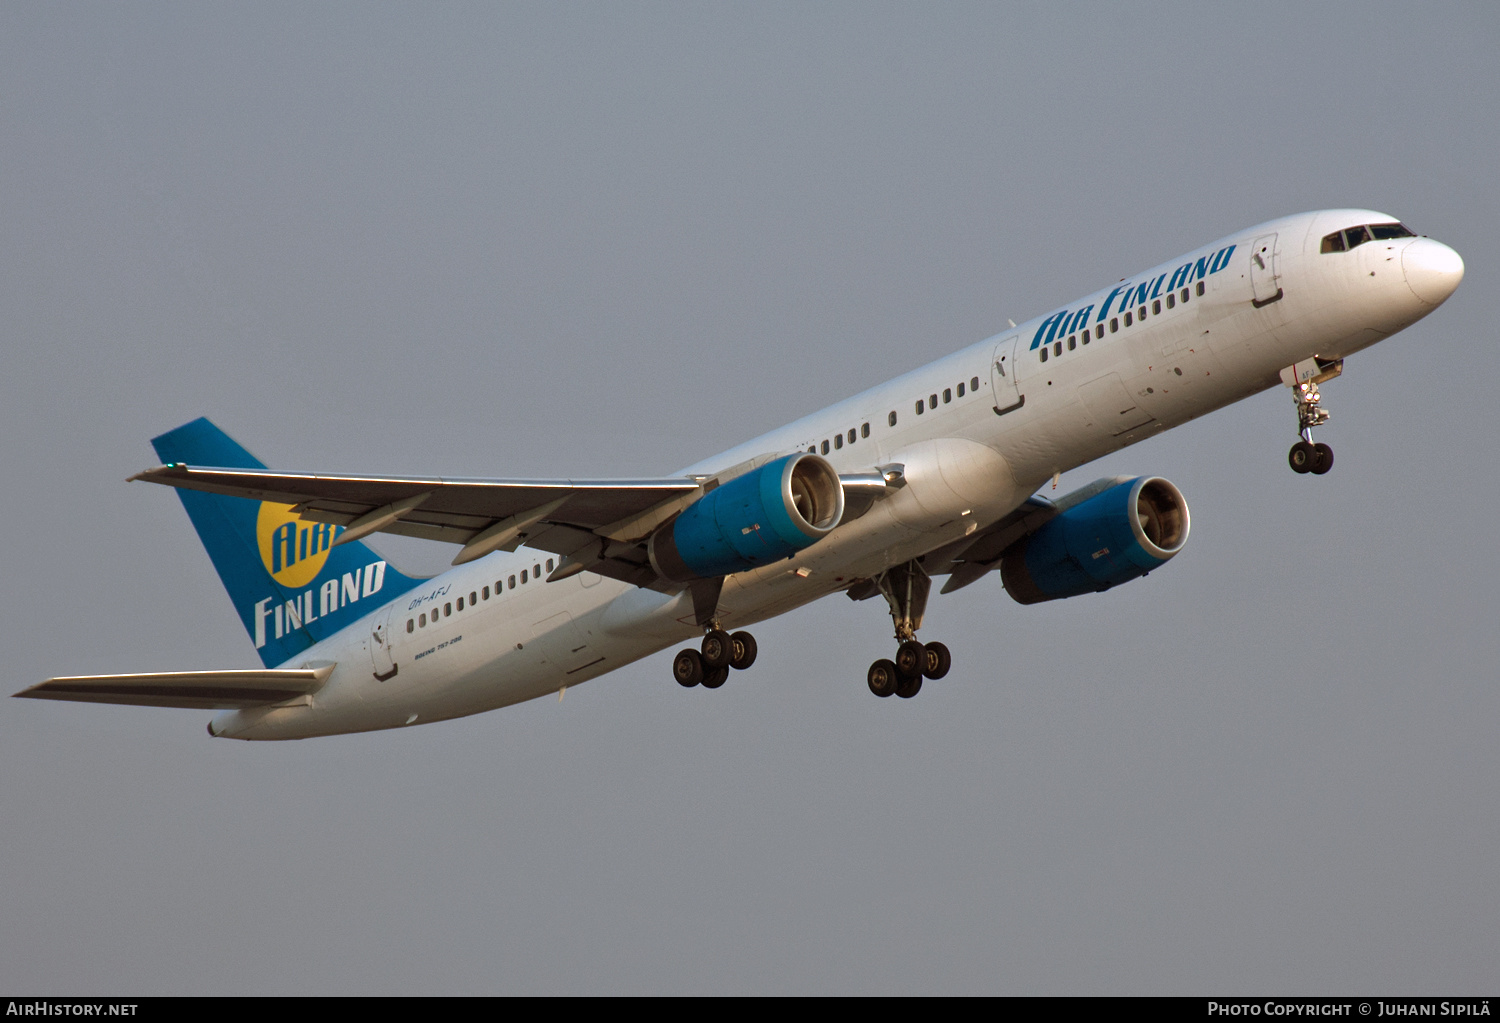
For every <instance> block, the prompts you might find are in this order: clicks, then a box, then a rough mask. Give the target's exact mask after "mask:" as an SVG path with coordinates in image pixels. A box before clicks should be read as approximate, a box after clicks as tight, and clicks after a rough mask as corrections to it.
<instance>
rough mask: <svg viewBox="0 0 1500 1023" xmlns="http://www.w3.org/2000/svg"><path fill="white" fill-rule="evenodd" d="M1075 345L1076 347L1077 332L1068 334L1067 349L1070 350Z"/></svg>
mask: <svg viewBox="0 0 1500 1023" xmlns="http://www.w3.org/2000/svg"><path fill="white" fill-rule="evenodd" d="M1077 347H1078V335H1077V334H1069V335H1068V351H1070V352H1071V351H1072V350H1073V349H1075V348H1077Z"/></svg>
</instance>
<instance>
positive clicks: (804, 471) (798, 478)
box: [647, 452, 844, 582]
mask: <svg viewBox="0 0 1500 1023" xmlns="http://www.w3.org/2000/svg"><path fill="white" fill-rule="evenodd" d="M843 516H844V488H843V486H842V485H841V484H840V483H839V474H838V473H837V472H836V471H835V470H834V468H833V466H832V465H830V464H829V463H828V462H827V461H826V460H824V459H823V458H820V457H819V456H817V455H813V454H808V453H807V452H801V453H798V454H795V455H787V456H786V457H784V458H778V459H776V460H775V461H773V462H767V463H766V464H765V465H763V466H761V467H760V468H759V469H752V470H751V471H750V472H747V473H745V474H744V475H743V476H736V477H735V478H734V479H732V480H730V481H729V482H727V483H723V484H720V485H719V486H718V487H715V488H714V489H713V490H710V491H709V492H708V493H706V494H704V495H703V496H702V497H701V498H699V499H698V500H697V501H695V502H693V503H692V504H690V505H688V507H687V508H686V509H684V510H683V512H682V514H680V515H678V516H677V517H676V518H675V519H673V520H672V521H671V522H669V523H667V524H666V525H665V526H663V527H662V528H661V529H659V530H657V531H656V533H655V534H653V535H652V537H651V543H650V545H649V546H648V548H647V550H648V552H649V553H650V556H651V566H652V567H653V568H654V569H656V571H657V573H658V574H660V575H661V576H662V577H663V578H666V579H671V580H673V581H676V582H690V581H691V580H694V579H709V578H713V577H714V576H721V575H730V574H732V573H735V572H747V571H749V570H750V569H752V568H759V567H760V566H762V565H767V564H770V563H771V562H773V561H780V560H781V559H782V558H788V557H791V556H792V555H793V554H795V553H797V552H798V551H800V550H802V549H803V548H804V547H809V546H811V545H812V544H814V543H816V542H817V541H819V540H821V539H822V538H823V537H825V536H827V535H828V534H829V533H831V532H832V531H833V529H834V527H835V526H837V525H838V524H839V521H840V520H841V519H842V518H843Z"/></svg>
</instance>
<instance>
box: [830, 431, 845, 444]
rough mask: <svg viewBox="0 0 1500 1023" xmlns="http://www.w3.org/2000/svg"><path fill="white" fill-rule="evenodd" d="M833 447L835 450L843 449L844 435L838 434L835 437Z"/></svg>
mask: <svg viewBox="0 0 1500 1023" xmlns="http://www.w3.org/2000/svg"><path fill="white" fill-rule="evenodd" d="M833 446H834V447H835V448H841V447H843V446H844V435H843V434H842V433H836V434H834V435H833Z"/></svg>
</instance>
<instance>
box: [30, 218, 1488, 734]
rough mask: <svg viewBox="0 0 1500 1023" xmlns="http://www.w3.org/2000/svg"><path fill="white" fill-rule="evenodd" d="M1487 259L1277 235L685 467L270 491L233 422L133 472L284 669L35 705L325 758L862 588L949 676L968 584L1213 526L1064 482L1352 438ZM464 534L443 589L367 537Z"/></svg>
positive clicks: (1361, 237)
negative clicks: (1132, 449) (1135, 455)
mask: <svg viewBox="0 0 1500 1023" xmlns="http://www.w3.org/2000/svg"><path fill="white" fill-rule="evenodd" d="M1463 273H1464V265H1463V260H1462V259H1460V258H1459V255H1458V253H1456V252H1454V251H1453V250H1452V249H1451V248H1449V247H1448V246H1446V245H1443V244H1442V243H1440V242H1437V241H1434V240H1432V239H1430V238H1425V237H1418V236H1417V235H1415V234H1413V233H1412V232H1411V231H1410V230H1408V229H1407V228H1406V227H1405V226H1404V225H1402V224H1401V223H1399V222H1397V221H1396V220H1395V219H1393V218H1392V217H1389V216H1387V215H1385V214H1383V213H1376V212H1373V211H1371V210H1322V211H1319V212H1316V213H1304V214H1300V215H1298V216H1293V217H1286V218H1284V219H1281V220H1273V221H1271V222H1270V223H1267V224H1261V225H1259V226H1257V227H1252V228H1249V229H1248V230H1245V231H1240V232H1237V233H1235V234H1233V235H1230V236H1229V237H1227V238H1221V239H1220V240H1218V241H1216V242H1212V243H1210V244H1208V245H1205V246H1203V247H1201V248H1199V249H1195V250H1193V251H1192V252H1190V253H1187V254H1186V255H1183V256H1179V257H1177V258H1176V259H1172V260H1169V261H1167V262H1165V263H1163V264H1161V265H1160V266H1155V267H1152V268H1151V269H1149V270H1145V271H1142V272H1140V273H1136V274H1133V275H1131V276H1130V277H1126V278H1124V279H1123V280H1121V281H1120V282H1119V283H1117V284H1112V285H1109V286H1107V287H1105V288H1103V289H1100V290H1099V291H1096V292H1093V293H1092V294H1089V295H1087V296H1085V297H1083V298H1081V299H1079V300H1078V301H1076V302H1072V303H1070V304H1069V305H1068V307H1067V308H1065V309H1056V310H1052V311H1050V312H1048V313H1047V314H1046V315H1045V316H1041V317H1038V318H1037V319H1035V320H1031V321H1029V322H1027V323H1025V324H1023V325H1021V326H1020V327H1013V328H1012V329H1010V330H1006V331H1003V332H1002V333H1000V334H998V335H996V336H995V337H992V338H989V339H987V340H984V341H980V342H979V343H977V344H973V345H970V346H969V347H967V348H965V349H963V350H962V351H959V352H955V353H954V354H952V355H949V356H947V357H945V358H942V359H939V360H937V361H936V362H933V363H930V364H929V365H926V366H923V367H922V368H920V369H917V370H913V371H912V372H910V373H907V374H906V375H905V376H901V377H898V378H897V379H895V380H892V381H890V382H889V383H886V384H882V385H880V386H879V387H875V388H872V389H870V390H868V391H865V392H864V393H862V394H857V395H855V396H854V397H852V398H849V399H846V400H845V401H841V402H839V403H838V404H836V405H832V406H830V407H828V408H826V409H823V410H822V411H819V412H815V413H813V414H811V415H809V416H806V417H804V418H802V419H799V420H797V421H796V422H794V423H791V424H790V425H788V426H785V427H782V428H781V429H778V430H774V431H772V432H771V433H768V434H765V435H764V436H761V437H757V438H755V439H754V440H751V441H747V442H746V443H744V444H742V445H740V446H739V447H737V448H733V449H731V450H729V451H726V452H724V453H723V454H720V455H715V456H714V457H712V458H708V459H705V460H704V461H702V462H699V463H698V464H696V465H692V466H689V467H687V468H686V469H683V470H682V471H680V472H676V473H673V474H671V475H669V476H663V477H661V478H659V479H615V480H570V479H559V480H513V479H441V478H437V477H418V476H411V477H407V476H349V475H326V474H321V473H296V472H271V471H269V470H268V469H267V468H266V467H265V466H264V465H262V464H261V463H260V462H259V461H257V460H256V459H255V457H254V456H252V455H251V454H250V453H249V452H248V451H246V450H245V449H244V448H242V447H240V445H238V444H237V443H235V442H234V441H233V440H231V439H230V438H229V437H228V436H226V435H225V434H224V433H223V432H221V431H220V430H219V429H218V428H217V427H216V426H214V425H213V424H212V423H210V422H209V421H208V420H206V419H198V420H195V421H193V422H191V423H188V424H186V425H185V426H180V427H178V428H177V429H175V430H171V431H169V432H168V433H165V434H162V435H161V436H160V437H157V438H156V439H155V440H154V441H153V442H152V443H153V445H154V446H155V448H156V453H157V455H158V457H159V458H160V459H161V460H162V462H163V463H164V464H163V465H161V466H159V467H157V468H155V469H148V470H147V471H145V472H143V473H140V474H139V475H137V476H135V477H133V478H134V479H137V480H146V481H148V482H151V483H162V484H165V485H167V486H171V487H176V488H178V496H179V497H180V498H181V499H182V503H183V505H184V507H186V509H187V513H188V516H189V518H191V519H192V522H193V525H194V527H195V528H196V529H197V530H198V536H199V537H200V538H201V539H202V541H203V544H204V546H205V547H207V548H208V554H209V557H210V558H212V559H213V563H214V567H215V568H217V569H218V571H219V577H220V578H221V579H222V580H223V582H224V586H225V588H226V589H228V591H229V596H230V599H231V600H232V601H233V602H234V606H235V609H236V610H237V611H238V612H239V615H240V618H241V620H242V621H243V622H244V624H245V631H246V632H247V633H248V634H249V636H250V639H251V641H252V642H253V643H254V644H255V649H256V651H257V652H258V653H259V654H260V657H261V661H262V663H263V664H264V667H263V668H261V669H255V670H239V671H192V672H173V673H166V674H150V675H100V676H88V677H66V678H54V679H49V680H48V681H46V682H43V683H41V684H39V685H35V686H32V687H31V688H29V689H27V690H25V691H24V692H20V693H17V694H16V695H17V696H24V697H30V698H33V699H44V700H83V701H92V702H97V703H127V704H146V705H151V706H160V707H196V708H204V709H215V710H218V711H220V713H218V714H217V715H215V716H214V717H213V718H212V720H211V721H210V722H209V726H208V730H209V733H210V734H211V735H216V736H229V737H232V738H237V739H301V738H307V737H309V736H315V735H332V734H337V733H342V732H360V731H368V730H373V729H379V728H398V727H402V726H405V725H412V724H418V723H424V722H428V721H441V720H444V719H446V718H455V717H461V716H463V715H467V714H476V713H479V712H480V711H486V710H493V709H495V708H497V707H504V706H507V705H509V704H513V703H519V702H520V701H522V700H530V699H533V698H535V697H538V696H542V695H544V694H547V693H552V692H558V691H559V690H561V689H563V688H565V687H567V686H573V685H577V684H579V683H580V682H585V681H588V680H589V679H592V678H596V677H598V676H600V675H603V674H605V673H607V672H610V671H613V670H614V669H616V668H618V667H620V666H621V665H623V664H628V663H630V662H631V661H634V660H638V659H639V658H642V657H646V656H648V655H650V654H653V653H655V652H656V651H658V650H661V649H663V648H665V647H668V646H672V645H674V644H679V643H684V642H689V643H690V644H691V645H689V646H686V647H684V648H683V649H682V650H681V651H680V652H679V653H678V654H677V655H676V658H675V659H674V660H673V662H672V674H673V676H674V677H675V679H676V681H677V682H679V683H681V684H682V685H684V686H698V685H701V686H705V687H708V688H711V689H712V688H717V687H719V686H721V685H723V684H724V682H725V680H726V679H727V678H728V677H729V674H730V672H731V670H732V669H734V670H743V669H746V668H749V667H750V666H751V664H752V663H754V661H755V653H756V646H755V640H754V638H753V637H752V636H751V635H750V633H749V632H746V631H744V630H745V628H746V627H747V626H750V625H753V624H754V623H756V622H759V621H764V620H765V619H767V618H771V617H773V616H775V615H779V614H783V613H785V612H787V611H790V610H792V609H793V608H797V607H801V606H802V605H804V604H807V603H810V602H811V601H814V600H817V599H818V598H819V597H825V596H828V595H829V594H832V593H837V592H843V593H845V594H847V595H848V596H849V597H851V598H852V599H854V600H865V599H867V598H873V597H881V598H884V602H885V604H886V606H887V607H888V608H889V610H890V614H891V618H892V620H893V621H894V623H895V633H896V635H895V638H896V642H897V647H896V650H895V655H894V657H893V658H891V659H886V658H881V659H879V660H877V661H875V663H874V664H872V665H871V666H870V669H869V672H868V675H867V680H868V682H869V687H870V690H871V692H873V693H874V694H875V695H876V696H882V697H888V696H891V695H896V696H900V697H912V696H915V695H916V694H917V692H918V690H920V689H921V687H922V684H923V679H940V678H942V677H943V676H944V675H945V674H947V672H948V670H949V662H950V658H949V652H948V648H947V647H945V646H944V645H943V644H942V643H937V642H929V643H922V642H920V641H919V640H918V639H917V638H916V637H917V633H918V631H919V630H920V629H921V628H922V620H923V616H924V613H925V612H926V609H927V598H928V593H929V590H930V587H931V581H932V578H933V577H935V576H938V577H946V579H947V581H946V582H945V583H944V584H943V587H942V592H944V593H948V592H950V591H952V590H956V589H958V588H959V587H962V586H967V585H969V584H970V583H972V582H975V581H977V580H978V579H980V578H981V577H982V576H985V575H987V574H988V573H989V572H991V571H992V570H994V569H999V571H1000V578H1001V581H1002V583H1003V585H1004V587H1005V590H1006V592H1008V593H1009V594H1010V595H1011V597H1012V598H1014V599H1015V600H1016V601H1018V602H1020V603H1022V604H1034V603H1037V602H1039V601H1043V600H1057V599H1060V598H1063V597H1076V596H1080V595H1083V594H1087V593H1093V592H1096V591H1102V590H1107V589H1109V588H1110V587H1112V586H1118V585H1120V584H1121V583H1127V582H1130V581H1131V580H1133V579H1137V578H1139V577H1141V576H1143V575H1145V574H1146V573H1148V572H1150V571H1151V570H1153V569H1155V568H1158V567H1160V566H1161V565H1163V564H1165V563H1166V562H1167V561H1169V560H1170V559H1171V558H1172V557H1173V556H1174V555H1175V554H1176V553H1177V552H1178V551H1180V550H1182V547H1183V544H1185V543H1186V542H1187V538H1188V524H1189V523H1188V506H1187V502H1186V501H1185V500H1184V499H1183V496H1182V494H1181V492H1179V491H1178V489H1177V488H1176V487H1175V486H1173V485H1172V484H1171V483H1169V482H1167V481H1166V480H1164V479H1161V478H1159V477H1154V476H1142V477H1136V478H1126V477H1115V478H1109V479H1101V480H1098V481H1096V482H1094V483H1091V484H1089V485H1088V486H1086V487H1083V488H1082V489H1079V490H1075V491H1073V492H1072V493H1070V494H1067V495H1066V496H1064V497H1062V498H1060V499H1058V500H1056V501H1052V500H1047V499H1045V498H1043V497H1041V496H1038V495H1036V494H1035V491H1036V490H1037V489H1038V488H1040V487H1041V486H1042V484H1043V483H1044V482H1045V481H1047V480H1048V479H1049V478H1054V477H1055V476H1056V474H1059V473H1062V472H1067V471H1069V470H1071V469H1074V468H1076V467H1077V466H1080V465H1084V464H1085V463H1088V462H1091V461H1093V460H1094V459H1096V458H1099V457H1100V456H1101V455H1105V454H1108V453H1109V452H1112V451H1116V450H1118V449H1120V448H1123V447H1125V446H1126V445H1128V444H1134V443H1136V442H1137V441H1140V440H1144V439H1145V438H1147V437H1150V436H1152V435H1154V434H1156V433H1158V432H1160V431H1162V430H1166V429H1170V428H1171V427H1174V426H1178V425H1180V424H1182V423H1185V422H1187V421H1188V420H1190V419H1194V418H1196V417H1198V416H1201V415H1203V414H1205V413H1207V412H1212V411H1213V410H1214V409H1217V408H1221V407H1223V406H1225V405H1228V404H1229V403H1231V402H1235V401H1239V400H1240V399H1242V398H1245V397H1248V396H1250V395H1252V394H1255V393H1257V392H1259V391H1263V390H1266V389H1267V388H1271V387H1276V386H1285V387H1286V388H1288V389H1289V392H1290V394H1291V397H1292V400H1293V403H1294V405H1295V410H1296V414H1297V430H1298V433H1299V435H1300V439H1299V440H1298V441H1297V442H1296V443H1295V444H1293V445H1292V449H1291V452H1290V455H1289V458H1288V460H1289V462H1290V463H1291V468H1292V469H1293V470H1294V471H1296V472H1299V473H1311V474H1315V475H1320V474H1322V473H1326V472H1328V470H1329V469H1330V468H1331V467H1332V466H1333V451H1332V450H1331V449H1330V448H1329V447H1328V445H1327V444H1324V443H1322V442H1319V441H1315V440H1314V439H1313V430H1314V429H1315V428H1318V427H1320V426H1322V424H1323V423H1324V422H1326V421H1327V420H1328V410H1327V409H1325V408H1324V407H1323V406H1322V395H1321V392H1320V391H1319V385H1321V384H1323V383H1325V382H1327V381H1329V380H1332V379H1333V378H1334V377H1337V376H1338V375H1339V374H1340V373H1341V372H1342V371H1343V366H1344V359H1345V358H1346V357H1348V356H1350V355H1353V354H1354V353H1355V352H1358V351H1360V350H1361V349H1364V348H1368V347H1369V346H1370V345H1373V344H1375V343H1376V342H1377V341H1381V340H1384V339H1385V338H1387V337H1389V336H1390V335H1391V334H1394V333H1395V332H1396V331H1398V330H1401V329H1402V328H1404V327H1407V326H1410V325H1411V324H1413V323H1415V322H1416V321H1417V320H1420V319H1421V318H1422V317H1424V316H1426V315H1427V314H1428V313H1430V312H1432V311H1433V310H1434V309H1436V308H1437V307H1438V306H1439V305H1441V304H1442V303H1443V301H1444V300H1446V299H1447V298H1448V296H1449V295H1451V294H1452V293H1453V290H1454V289H1455V288H1456V287H1458V283H1459V281H1460V280H1461V279H1462V278H1463ZM380 531H383V532H387V533H398V534H401V535H404V536H416V537H422V538H425V539H429V540H440V541H444V542H447V543H453V544H458V545H460V549H459V551H458V554H457V556H456V557H455V558H454V559H453V568H452V569H450V570H449V571H447V572H445V573H443V574H442V575H439V576H437V577H435V578H432V579H414V578H410V577H408V576H405V575H402V574H401V573H400V572H398V571H397V570H396V569H395V568H394V567H392V566H390V565H388V564H386V563H385V562H384V561H382V560H381V559H380V558H379V557H378V556H377V555H376V554H375V553H374V552H373V551H372V550H371V549H370V548H369V547H367V546H365V545H364V544H363V543H361V542H360V541H361V539H362V538H363V537H366V536H369V535H370V534H372V533H375V532H380Z"/></svg>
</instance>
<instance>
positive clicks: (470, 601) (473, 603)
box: [469, 592, 479, 607]
mask: <svg viewBox="0 0 1500 1023" xmlns="http://www.w3.org/2000/svg"><path fill="white" fill-rule="evenodd" d="M476 596H478V594H476V593H473V592H470V593H469V606H470V607H473V606H474V605H475V604H477V603H479V601H477V600H475V599H474V598H475V597H476Z"/></svg>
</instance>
